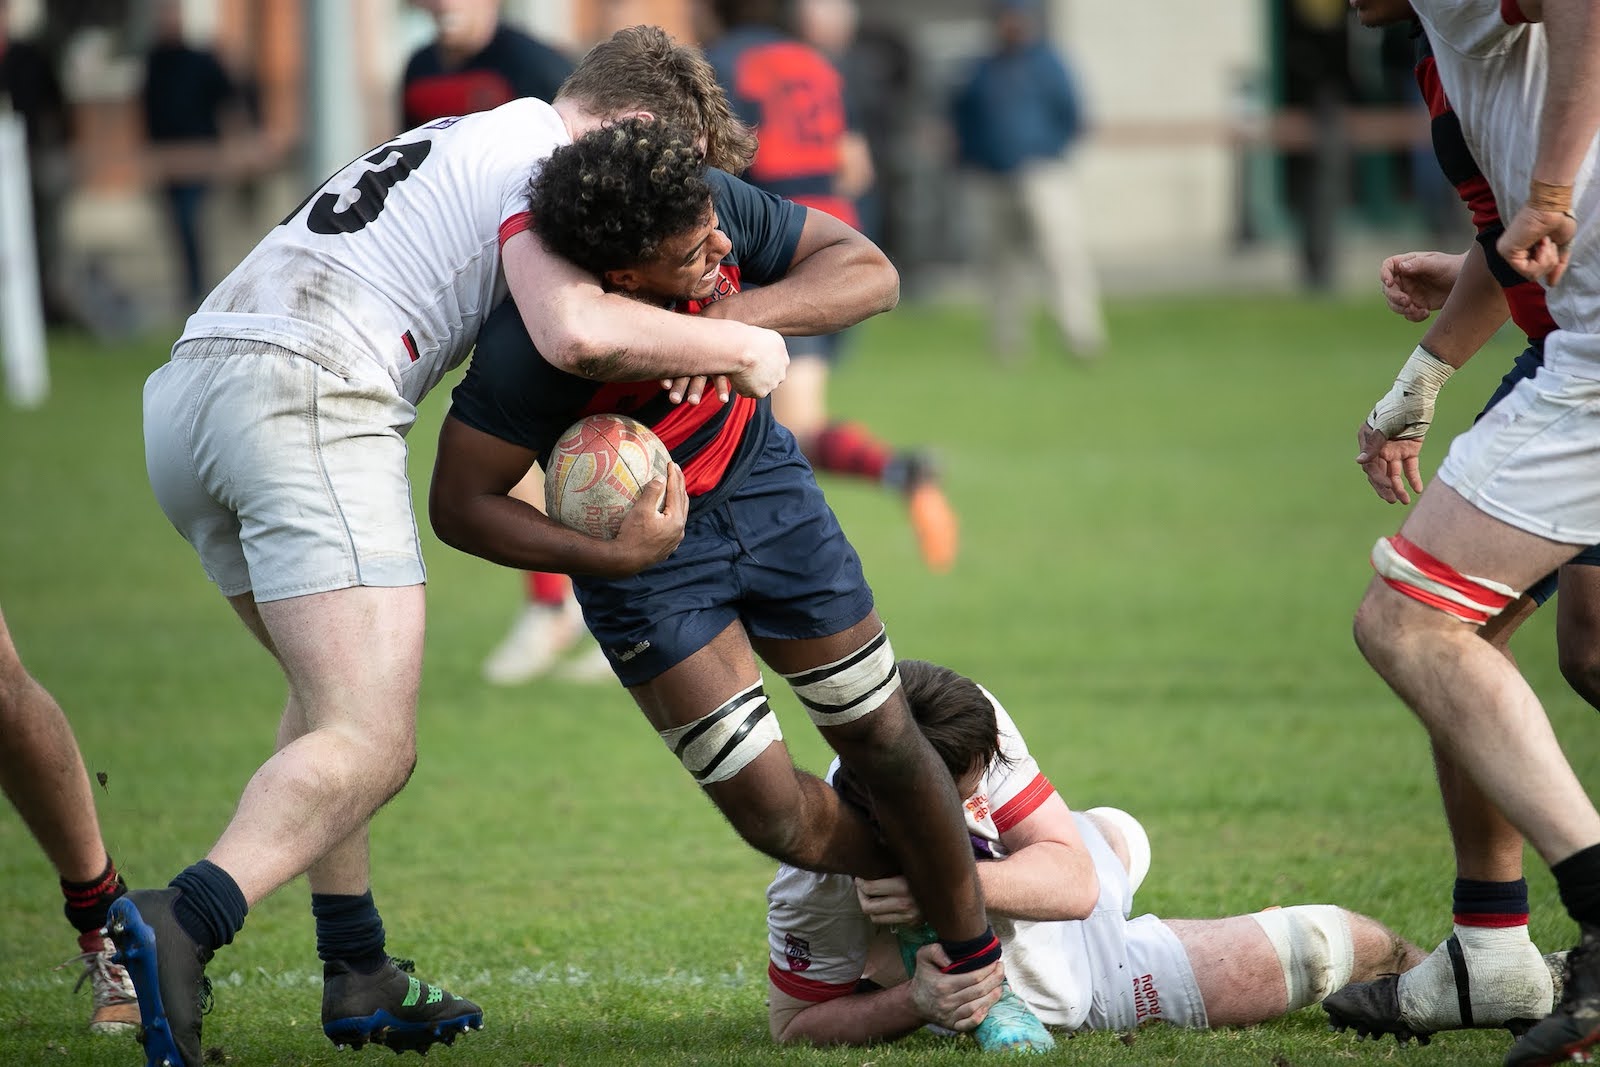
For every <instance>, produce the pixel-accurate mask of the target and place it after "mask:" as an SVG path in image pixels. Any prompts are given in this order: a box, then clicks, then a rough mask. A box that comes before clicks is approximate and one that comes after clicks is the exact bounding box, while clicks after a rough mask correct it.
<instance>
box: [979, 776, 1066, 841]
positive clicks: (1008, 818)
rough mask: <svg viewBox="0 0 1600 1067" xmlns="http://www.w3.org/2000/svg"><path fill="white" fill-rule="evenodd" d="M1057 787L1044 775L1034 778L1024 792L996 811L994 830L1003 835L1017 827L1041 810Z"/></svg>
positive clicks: (1023, 789) (1024, 787) (1023, 788)
mask: <svg viewBox="0 0 1600 1067" xmlns="http://www.w3.org/2000/svg"><path fill="white" fill-rule="evenodd" d="M1055 791H1056V787H1055V786H1053V785H1051V784H1050V779H1048V778H1046V777H1045V776H1044V775H1043V774H1036V775H1034V776H1033V781H1031V782H1029V783H1028V784H1027V785H1025V786H1023V787H1022V792H1020V793H1018V794H1017V795H1016V796H1014V797H1012V798H1011V799H1010V800H1008V801H1006V802H1005V803H1004V804H1002V805H1000V807H998V808H996V809H995V813H994V828H995V829H996V830H999V831H1000V832H1001V833H1005V832H1006V831H1007V830H1009V829H1011V828H1012V827H1013V826H1016V825H1017V824H1018V823H1020V822H1021V821H1022V820H1023V819H1026V818H1027V817H1028V816H1030V815H1032V814H1033V813H1034V812H1036V811H1038V810H1039V805H1040V804H1043V803H1044V802H1045V801H1047V800H1049V799H1050V795H1051V794H1052V793H1054V792H1055Z"/></svg>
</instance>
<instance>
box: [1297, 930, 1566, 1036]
mask: <svg viewBox="0 0 1600 1067" xmlns="http://www.w3.org/2000/svg"><path fill="white" fill-rule="evenodd" d="M1463 930H1466V931H1467V938H1468V941H1467V942H1466V943H1463V940H1462V931H1463ZM1550 971H1551V968H1550V965H1549V964H1548V963H1547V962H1546V960H1545V957H1543V956H1541V955H1540V954H1539V949H1538V948H1537V947H1536V946H1535V945H1534V943H1533V942H1532V941H1529V940H1528V939H1527V937H1526V935H1525V934H1520V933H1519V934H1518V935H1516V936H1512V935H1508V934H1506V933H1505V932H1504V931H1499V930H1494V931H1483V930H1479V929H1478V928H1470V929H1469V928H1463V927H1458V928H1457V932H1456V933H1455V934H1453V935H1451V936H1450V937H1449V938H1448V939H1446V940H1445V941H1444V943H1442V944H1441V945H1440V946H1439V947H1438V948H1436V949H1434V950H1433V952H1432V953H1431V954H1429V956H1428V957H1427V958H1426V959H1425V960H1423V961H1422V962H1421V963H1419V964H1418V965H1417V966H1416V967H1413V968H1412V969H1411V970H1409V971H1407V972H1406V973H1405V974H1400V975H1396V974H1385V975H1381V976H1379V977H1378V978H1376V979H1374V980H1372V981H1370V982H1352V983H1350V984H1349V985H1347V986H1345V987H1344V988H1343V989H1340V990H1337V991H1335V992H1333V993H1331V994H1329V995H1328V996H1327V997H1326V998H1325V999H1324V1000H1323V1002H1322V1008H1323V1010H1324V1011H1326V1012H1327V1013H1328V1025H1329V1026H1330V1027H1331V1028H1332V1029H1334V1030H1354V1031H1355V1032H1356V1035H1357V1036H1358V1037H1363V1038H1365V1037H1371V1038H1379V1037H1382V1036H1383V1035H1384V1034H1393V1035H1394V1037H1395V1040H1396V1041H1397V1042H1399V1043H1400V1044H1402V1045H1403V1044H1405V1043H1406V1042H1407V1041H1411V1040H1415V1041H1416V1042H1417V1043H1418V1044H1421V1045H1426V1044H1427V1043H1428V1042H1429V1040H1430V1039H1431V1038H1432V1037H1433V1035H1434V1034H1436V1033H1438V1032H1439V1031H1441V1030H1471V1029H1496V1028H1500V1027H1504V1028H1505V1029H1507V1030H1509V1031H1510V1032H1511V1033H1512V1034H1521V1033H1523V1032H1524V1031H1526V1030H1527V1029H1528V1027H1530V1026H1532V1025H1533V1024H1534V1023H1535V1022H1537V1021H1538V1020H1540V1019H1542V1018H1544V1017H1545V1016H1546V1015H1548V1014H1550V1008H1551V1006H1552V1005H1553V1003H1554V1002H1555V987H1554V982H1553V979H1552V976H1551V973H1550Z"/></svg>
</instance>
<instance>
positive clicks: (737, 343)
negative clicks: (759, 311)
mask: <svg viewBox="0 0 1600 1067" xmlns="http://www.w3.org/2000/svg"><path fill="white" fill-rule="evenodd" d="M500 255H501V259H502V261H503V263H504V265H505V271H506V281H507V284H508V285H509V286H510V289H511V295H512V297H513V299H515V300H516V303H517V310H518V313H519V314H520V315H521V317H522V322H523V325H524V326H526V327H527V330H528V336H529V337H531V338H532V339H533V343H534V345H535V347H537V348H538V350H539V351H540V352H541V353H543V355H544V357H545V359H547V360H549V362H550V363H552V364H553V365H555V366H556V367H559V368H560V369H562V370H564V371H567V372H568V373H569V374H578V375H581V376H583V377H585V378H591V379H594V380H596V381H610V382H619V381H620V382H627V381H646V380H649V379H651V378H676V377H682V376H696V375H704V376H708V377H709V376H713V375H719V374H720V375H725V376H726V377H727V378H728V379H729V380H730V381H731V382H732V383H733V386H734V388H735V389H737V390H738V391H739V392H740V393H741V394H743V395H745V396H755V397H761V396H766V395H767V394H768V393H770V392H771V391H772V390H773V389H775V388H776V387H777V386H778V384H779V383H780V382H782V381H783V377H784V373H785V370H786V368H787V367H788V365H789V354H788V352H787V350H786V349H785V347H784V344H783V338H782V337H780V336H778V335H777V334H775V333H773V332H772V331H770V330H766V329H761V328H759V327H757V326H751V325H746V324H745V323H743V322H729V321H719V320H716V319H712V318H708V317H707V316H704V315H678V314H675V313H673V312H670V311H667V310H665V309H664V308H657V307H651V306H650V305H648V304H645V303H642V302H640V301H638V300H631V299H629V298H627V297H624V296H619V295H616V294H614V293H607V292H606V291H605V290H604V289H602V288H601V287H600V282H599V280H598V279H597V278H595V277H594V276H593V275H592V274H589V273H588V272H586V271H584V270H582V269H580V268H578V267H576V266H574V265H573V264H571V263H569V262H567V261H566V260H564V259H562V258H561V257H559V256H557V255H554V254H553V253H551V252H550V251H549V250H548V249H546V248H545V247H544V244H543V243H542V242H541V241H540V240H539V239H538V238H537V237H535V236H534V235H533V234H532V233H531V232H529V231H527V230H524V231H522V232H520V233H516V234H513V235H512V236H511V237H508V238H507V239H506V241H505V243H504V244H503V245H501V249H500Z"/></svg>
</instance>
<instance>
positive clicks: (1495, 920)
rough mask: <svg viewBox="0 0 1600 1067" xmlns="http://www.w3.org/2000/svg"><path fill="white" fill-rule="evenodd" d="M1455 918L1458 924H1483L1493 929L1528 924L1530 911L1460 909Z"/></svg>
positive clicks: (1482, 925)
mask: <svg viewBox="0 0 1600 1067" xmlns="http://www.w3.org/2000/svg"><path fill="white" fill-rule="evenodd" d="M1455 919H1456V925H1457V926H1481V927H1487V928H1489V929H1493V930H1504V929H1506V928H1507V927H1511V926H1527V925H1528V913H1527V912H1525V911H1524V912H1512V913H1511V914H1506V913H1504V912H1494V911H1458V912H1456V916H1455Z"/></svg>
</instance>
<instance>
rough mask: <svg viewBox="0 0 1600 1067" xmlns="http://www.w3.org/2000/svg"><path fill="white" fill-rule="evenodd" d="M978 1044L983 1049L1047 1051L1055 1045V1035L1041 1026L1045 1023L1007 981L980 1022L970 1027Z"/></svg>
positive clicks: (1027, 1051)
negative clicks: (976, 1025) (975, 1027)
mask: <svg viewBox="0 0 1600 1067" xmlns="http://www.w3.org/2000/svg"><path fill="white" fill-rule="evenodd" d="M972 1036H973V1037H975V1038H977V1040H978V1047H979V1048H981V1049H983V1051H985V1052H1023V1053H1035V1052H1049V1051H1050V1050H1051V1049H1053V1048H1055V1047H1056V1039H1055V1038H1053V1037H1051V1036H1050V1031H1049V1030H1046V1029H1045V1028H1044V1023H1042V1022H1040V1021H1039V1017H1038V1016H1037V1015H1035V1014H1034V1013H1033V1009H1032V1008H1029V1007H1028V1005H1027V1004H1025V1003H1024V1002H1023V1000H1022V998H1021V997H1019V996H1017V994H1016V993H1015V992H1014V991H1013V990H1012V988H1011V983H1010V982H1004V983H1002V984H1001V986H1000V999H999V1000H998V1001H996V1002H995V1005H994V1007H992V1008H990V1009H989V1014H988V1015H985V1016H984V1017H983V1022H981V1023H979V1024H978V1028H977V1029H976V1030H974V1031H972Z"/></svg>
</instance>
